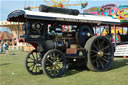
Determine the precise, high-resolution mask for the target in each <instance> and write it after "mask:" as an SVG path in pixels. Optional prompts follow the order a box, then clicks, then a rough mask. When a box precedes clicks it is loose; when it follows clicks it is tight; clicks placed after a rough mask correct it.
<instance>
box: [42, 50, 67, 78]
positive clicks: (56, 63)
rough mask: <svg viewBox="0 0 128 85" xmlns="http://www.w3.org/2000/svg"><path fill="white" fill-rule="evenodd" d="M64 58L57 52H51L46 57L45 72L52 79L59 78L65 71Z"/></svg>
mask: <svg viewBox="0 0 128 85" xmlns="http://www.w3.org/2000/svg"><path fill="white" fill-rule="evenodd" d="M65 67H66V64H65V58H64V56H63V55H62V54H61V53H59V52H52V53H49V54H47V55H46V61H45V67H44V68H45V70H46V73H47V74H48V75H49V76H50V77H52V78H54V77H58V76H60V75H61V74H62V73H63V72H64V70H65Z"/></svg>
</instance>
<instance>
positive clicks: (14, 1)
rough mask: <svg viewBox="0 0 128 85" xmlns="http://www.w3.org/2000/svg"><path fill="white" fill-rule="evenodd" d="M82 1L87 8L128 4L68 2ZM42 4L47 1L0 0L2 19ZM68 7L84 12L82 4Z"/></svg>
mask: <svg viewBox="0 0 128 85" xmlns="http://www.w3.org/2000/svg"><path fill="white" fill-rule="evenodd" d="M48 1H50V0H48ZM67 1H68V0H67ZM81 2H82V3H85V2H88V6H87V8H89V7H93V6H102V5H103V4H108V3H116V4H118V5H120V4H122V5H128V0H69V2H68V4H73V3H81ZM25 4H26V5H25ZM40 4H46V3H44V2H43V0H0V21H5V20H6V19H7V15H8V14H9V13H10V12H12V11H14V10H16V9H24V7H25V6H39V5H40ZM68 8H76V9H79V10H80V11H81V12H82V10H81V6H76V7H73V6H70V7H68Z"/></svg>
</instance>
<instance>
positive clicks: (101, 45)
mask: <svg viewBox="0 0 128 85" xmlns="http://www.w3.org/2000/svg"><path fill="white" fill-rule="evenodd" d="M104 42H105V40H104V39H103V42H102V43H101V44H100V47H103V44H104Z"/></svg>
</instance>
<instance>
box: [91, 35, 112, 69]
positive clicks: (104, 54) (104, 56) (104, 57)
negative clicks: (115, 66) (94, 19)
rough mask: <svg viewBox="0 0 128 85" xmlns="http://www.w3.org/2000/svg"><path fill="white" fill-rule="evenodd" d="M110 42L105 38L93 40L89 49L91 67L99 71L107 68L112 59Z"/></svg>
mask: <svg viewBox="0 0 128 85" xmlns="http://www.w3.org/2000/svg"><path fill="white" fill-rule="evenodd" d="M112 49H113V48H112V44H111V43H110V41H108V39H106V38H103V37H101V38H98V39H96V40H94V42H93V43H92V46H91V50H90V56H91V58H90V60H91V63H92V65H93V67H94V68H95V69H97V70H99V71H104V70H105V69H107V68H108V67H109V66H110V64H111V63H112V60H113V50H112Z"/></svg>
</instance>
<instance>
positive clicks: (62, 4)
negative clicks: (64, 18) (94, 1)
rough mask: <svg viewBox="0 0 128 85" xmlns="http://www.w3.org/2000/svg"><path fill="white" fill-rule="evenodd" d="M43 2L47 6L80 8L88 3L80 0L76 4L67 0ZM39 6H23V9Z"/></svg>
mask: <svg viewBox="0 0 128 85" xmlns="http://www.w3.org/2000/svg"><path fill="white" fill-rule="evenodd" d="M43 2H44V3H45V4H47V5H48V6H51V7H58V8H66V7H68V6H80V5H81V7H82V8H85V7H86V6H87V5H88V3H87V2H86V3H82V2H81V0H80V2H81V3H76V4H68V3H69V0H43ZM37 8H39V7H38V6H32V7H31V6H28V7H25V9H28V10H32V9H37Z"/></svg>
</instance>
